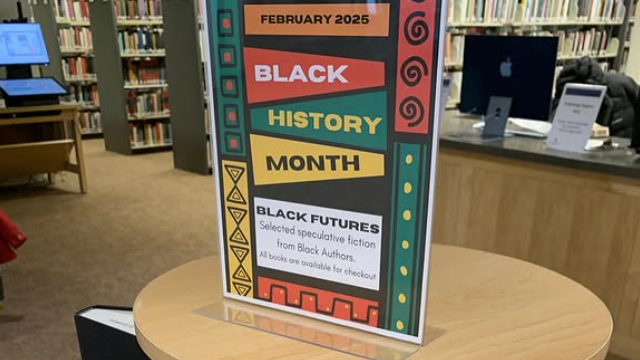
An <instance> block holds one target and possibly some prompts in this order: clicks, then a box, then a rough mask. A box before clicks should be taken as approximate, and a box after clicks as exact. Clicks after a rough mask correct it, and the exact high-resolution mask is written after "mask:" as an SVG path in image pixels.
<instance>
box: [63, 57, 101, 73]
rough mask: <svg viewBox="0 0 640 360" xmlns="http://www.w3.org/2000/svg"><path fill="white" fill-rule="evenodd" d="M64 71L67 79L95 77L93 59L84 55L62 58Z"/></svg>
mask: <svg viewBox="0 0 640 360" xmlns="http://www.w3.org/2000/svg"><path fill="white" fill-rule="evenodd" d="M62 72H63V73H64V77H65V79H78V78H81V79H86V78H95V77H96V75H95V72H94V71H93V61H92V60H90V59H89V58H87V57H84V56H76V57H68V58H63V59H62Z"/></svg>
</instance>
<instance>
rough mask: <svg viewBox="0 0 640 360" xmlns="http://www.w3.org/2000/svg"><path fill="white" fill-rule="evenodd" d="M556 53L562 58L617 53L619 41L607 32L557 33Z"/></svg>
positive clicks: (594, 30)
mask: <svg viewBox="0 0 640 360" xmlns="http://www.w3.org/2000/svg"><path fill="white" fill-rule="evenodd" d="M557 36H558V53H559V54H560V55H563V56H574V55H575V56H580V55H605V54H612V53H617V52H618V46H619V40H618V39H617V38H612V37H611V35H610V34H609V33H608V32H607V31H600V30H596V29H595V28H594V29H590V30H584V31H559V32H558V33H557Z"/></svg>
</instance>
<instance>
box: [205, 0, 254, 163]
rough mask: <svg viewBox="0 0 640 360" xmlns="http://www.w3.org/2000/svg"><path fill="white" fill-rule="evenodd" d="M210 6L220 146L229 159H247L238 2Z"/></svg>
mask: <svg viewBox="0 0 640 360" xmlns="http://www.w3.org/2000/svg"><path fill="white" fill-rule="evenodd" d="M209 5H210V12H209V14H210V16H209V19H210V21H211V24H210V27H209V29H210V31H211V38H212V39H213V41H212V42H211V43H212V44H213V46H212V49H211V61H212V62H213V65H214V81H213V87H214V88H215V97H216V98H215V111H216V115H217V116H216V119H215V123H216V129H217V134H218V144H219V145H220V151H221V152H222V153H223V154H225V155H237V156H245V155H246V141H247V140H246V134H245V125H244V84H243V80H242V48H241V44H240V35H241V32H240V31H241V26H240V25H241V24H240V16H239V11H238V0H210V1H209Z"/></svg>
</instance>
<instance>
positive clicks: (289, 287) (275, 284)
mask: <svg viewBox="0 0 640 360" xmlns="http://www.w3.org/2000/svg"><path fill="white" fill-rule="evenodd" d="M258 298H259V299H262V300H266V301H269V302H271V303H274V304H278V305H284V306H288V307H294V308H298V309H301V310H305V311H310V312H314V313H318V314H323V315H329V316H332V317H335V318H338V319H342V320H347V321H351V322H356V323H360V324H364V325H370V326H376V327H377V326H378V303H377V302H375V301H371V300H365V299H361V298H357V297H353V296H347V295H342V294H337V293H334V292H331V291H325V290H320V289H315V288H311V287H307V286H301V285H297V284H293V283H289V282H285V281H280V280H275V279H269V278H265V277H258Z"/></svg>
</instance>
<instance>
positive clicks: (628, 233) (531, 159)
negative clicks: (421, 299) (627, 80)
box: [433, 113, 640, 360]
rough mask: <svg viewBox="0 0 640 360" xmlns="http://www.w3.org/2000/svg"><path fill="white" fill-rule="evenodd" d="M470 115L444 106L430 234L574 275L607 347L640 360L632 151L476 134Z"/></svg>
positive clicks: (639, 192) (639, 187)
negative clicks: (569, 148)
mask: <svg viewBox="0 0 640 360" xmlns="http://www.w3.org/2000/svg"><path fill="white" fill-rule="evenodd" d="M475 121H477V120H475ZM475 121H474V120H471V119H461V118H457V117H454V116H452V114H451V113H447V116H446V117H445V119H444V122H443V123H442V126H441V136H440V153H439V161H438V181H437V187H436V204H435V211H434V232H433V234H434V235H433V236H434V237H433V239H434V241H435V242H436V243H441V244H449V245H456V246H463V247H468V248H473V249H478V250H484V251H489V252H493V253H498V254H502V255H506V256H510V257H514V258H518V259H522V260H525V261H529V262H532V263H534V264H537V265H541V266H543V267H546V268H549V269H551V270H553V271H556V272H558V273H560V274H562V275H565V276H567V277H569V278H571V279H573V280H575V281H577V282H579V283H580V284H582V285H584V286H585V287H587V288H588V289H589V290H591V291H592V292H593V293H594V294H595V295H597V296H598V297H599V298H600V299H601V300H602V301H603V302H604V303H605V304H606V305H607V307H608V308H609V311H610V312H611V314H612V316H613V323H614V332H613V336H612V341H611V348H610V351H611V352H612V353H614V354H616V355H621V356H623V357H625V358H628V359H632V360H640V160H639V157H638V156H637V155H636V154H634V153H633V152H632V151H630V150H628V149H626V148H624V147H622V148H620V149H616V150H611V151H597V152H587V153H583V154H573V153H566V152H560V151H553V150H547V149H546V148H545V145H544V140H539V139H532V138H523V137H511V138H506V139H504V140H498V141H488V142H483V141H482V140H481V139H480V138H479V136H477V135H473V130H472V124H473V123H474V122H475ZM616 141H619V142H621V143H622V145H626V144H628V141H625V140H622V139H616Z"/></svg>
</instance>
